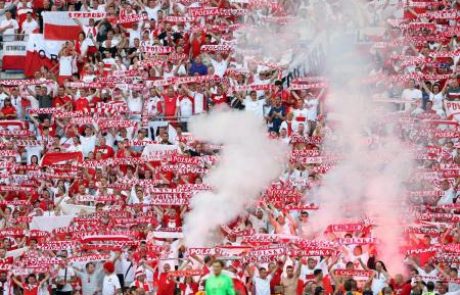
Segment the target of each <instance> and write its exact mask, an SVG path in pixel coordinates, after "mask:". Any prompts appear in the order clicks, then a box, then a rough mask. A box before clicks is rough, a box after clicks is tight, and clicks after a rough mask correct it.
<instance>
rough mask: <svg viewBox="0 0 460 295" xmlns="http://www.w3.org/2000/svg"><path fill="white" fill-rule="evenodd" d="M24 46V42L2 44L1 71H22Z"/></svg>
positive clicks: (24, 58) (24, 53) (25, 43)
mask: <svg viewBox="0 0 460 295" xmlns="http://www.w3.org/2000/svg"><path fill="white" fill-rule="evenodd" d="M26 45H27V42H25V41H11V42H4V43H3V59H2V70H21V71H22V70H24V63H25V60H26Z"/></svg>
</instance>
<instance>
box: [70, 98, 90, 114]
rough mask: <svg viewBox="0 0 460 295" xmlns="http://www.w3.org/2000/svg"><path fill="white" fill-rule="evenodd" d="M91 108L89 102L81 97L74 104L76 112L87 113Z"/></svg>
mask: <svg viewBox="0 0 460 295" xmlns="http://www.w3.org/2000/svg"><path fill="white" fill-rule="evenodd" d="M88 108H89V101H88V99H87V98H85V97H80V98H79V99H77V100H75V101H74V102H73V109H74V111H85V110H88Z"/></svg>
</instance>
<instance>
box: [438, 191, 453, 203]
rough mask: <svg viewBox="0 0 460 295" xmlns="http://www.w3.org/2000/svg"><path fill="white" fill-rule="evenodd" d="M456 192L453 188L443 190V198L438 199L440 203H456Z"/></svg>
mask: <svg viewBox="0 0 460 295" xmlns="http://www.w3.org/2000/svg"><path fill="white" fill-rule="evenodd" d="M454 198H455V192H454V190H453V189H451V188H450V189H448V190H446V191H444V192H443V194H442V196H441V198H440V199H439V200H438V205H449V204H453V203H454Z"/></svg>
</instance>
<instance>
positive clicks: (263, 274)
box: [252, 267, 272, 295]
mask: <svg viewBox="0 0 460 295" xmlns="http://www.w3.org/2000/svg"><path fill="white" fill-rule="evenodd" d="M271 277H272V276H271V275H268V272H267V270H266V269H265V268H263V267H260V268H259V276H258V277H253V278H252V281H253V282H254V294H255V295H270V294H271V293H270V281H271V279H272V278H271Z"/></svg>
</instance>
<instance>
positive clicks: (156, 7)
mask: <svg viewBox="0 0 460 295" xmlns="http://www.w3.org/2000/svg"><path fill="white" fill-rule="evenodd" d="M143 8H144V10H145V12H147V15H148V17H149V19H152V18H153V19H155V20H157V19H158V11H160V10H161V3H159V1H158V0H149V2H148V3H147V6H144V7H143Z"/></svg>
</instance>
